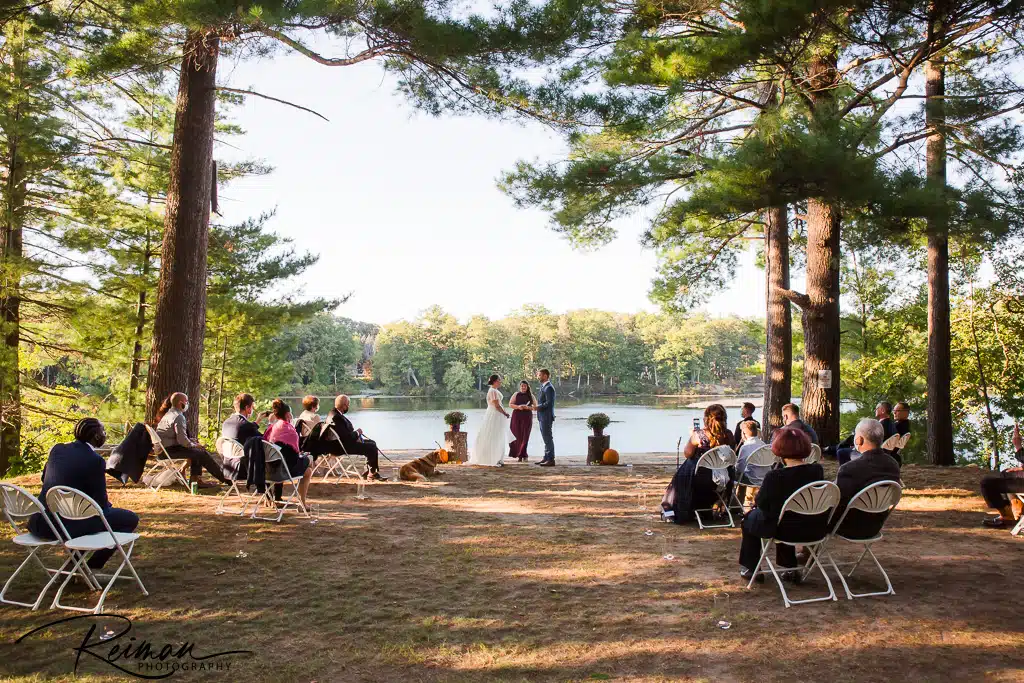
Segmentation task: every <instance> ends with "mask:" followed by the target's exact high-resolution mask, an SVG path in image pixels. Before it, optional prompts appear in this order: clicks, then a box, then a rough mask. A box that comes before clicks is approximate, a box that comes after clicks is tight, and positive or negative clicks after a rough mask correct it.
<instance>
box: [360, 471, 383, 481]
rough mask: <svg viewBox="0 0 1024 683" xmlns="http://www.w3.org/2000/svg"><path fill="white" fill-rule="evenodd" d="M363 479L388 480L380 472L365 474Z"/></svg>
mask: <svg viewBox="0 0 1024 683" xmlns="http://www.w3.org/2000/svg"><path fill="white" fill-rule="evenodd" d="M363 479H365V480H366V481H387V480H388V478H387V477H385V476H383V475H381V473H380V472H364V473H363Z"/></svg>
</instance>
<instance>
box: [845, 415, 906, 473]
mask: <svg viewBox="0 0 1024 683" xmlns="http://www.w3.org/2000/svg"><path fill="white" fill-rule="evenodd" d="M868 419H870V418H868ZM875 420H876V421H878V423H879V424H881V425H882V441H881V442H880V443H879V444H878V445H879V446H881V445H882V444H883V443H885V440H886V439H888V438H889V437H890V436H892V435H893V434H895V433H896V422H895V421H894V420H893V419H892V404H891V403H889V402H888V401H880V402H879V403H878V405H876V406H875ZM855 437H856V432H854V433H853V434H850V435H849V436H848V437H846V438H845V439H843V440H842V441H841V442H840V443H839V445H838V446H836V459H837V460H839V464H840V465H845V464H846V463H848V462H850V460H854V459H856V458H859V457H860V450H858V449H857V447H856V444H855V443H854V439H855ZM890 455H891V454H890Z"/></svg>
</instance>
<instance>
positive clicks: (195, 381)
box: [146, 31, 220, 434]
mask: <svg viewBox="0 0 1024 683" xmlns="http://www.w3.org/2000/svg"><path fill="white" fill-rule="evenodd" d="M219 50H220V39H219V37H218V36H217V35H216V34H215V33H213V32H196V31H192V32H190V33H189V34H188V36H187V37H186V40H185V46H184V55H183V59H182V66H181V76H180V81H179V84H178V98H177V102H176V105H175V116H174V140H173V142H172V146H171V179H170V184H169V185H168V187H167V200H166V205H165V212H166V213H165V217H164V241H163V250H162V252H161V263H160V284H159V287H158V289H157V301H156V313H155V314H154V316H153V350H152V352H151V354H150V361H149V383H148V388H147V392H146V418H147V420H152V418H153V415H155V413H156V410H157V408H158V407H159V405H160V402H161V401H162V400H163V399H164V398H166V397H167V395H168V394H171V393H172V392H175V391H183V392H185V393H186V394H188V395H189V397H190V398H191V401H190V408H189V412H188V415H187V416H186V417H187V419H188V429H189V432H190V433H192V434H197V433H198V423H199V399H200V396H199V394H200V380H201V366H202V358H203V336H204V333H205V328H206V258H207V246H208V244H207V242H208V238H209V226H210V192H211V183H210V168H211V164H212V163H213V131H214V112H215V102H216V89H215V87H216V79H217V57H218V53H219Z"/></svg>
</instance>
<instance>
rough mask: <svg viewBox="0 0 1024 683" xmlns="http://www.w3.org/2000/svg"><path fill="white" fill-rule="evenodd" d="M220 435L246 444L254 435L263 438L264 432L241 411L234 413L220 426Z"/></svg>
mask: <svg viewBox="0 0 1024 683" xmlns="http://www.w3.org/2000/svg"><path fill="white" fill-rule="evenodd" d="M220 435H221V437H222V438H224V439H234V440H235V441H237V442H238V443H240V444H242V445H243V446H244V445H245V442H246V441H248V440H249V439H251V438H252V437H254V436H258V437H261V438H262V437H263V432H261V431H260V426H259V425H258V424H256V423H255V422H251V421H249V420H248V419H247V418H246V417H245V416H244V415H242V414H241V413H233V414H232V415H230V416H229V417H228V419H226V420H224V424H222V425H221V426H220Z"/></svg>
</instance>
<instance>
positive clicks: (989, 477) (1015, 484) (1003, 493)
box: [981, 422, 1024, 529]
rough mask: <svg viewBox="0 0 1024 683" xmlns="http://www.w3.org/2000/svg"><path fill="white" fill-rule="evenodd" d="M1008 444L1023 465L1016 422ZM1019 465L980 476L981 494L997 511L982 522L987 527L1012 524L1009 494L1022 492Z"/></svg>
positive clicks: (1023, 470) (1023, 485)
mask: <svg viewBox="0 0 1024 683" xmlns="http://www.w3.org/2000/svg"><path fill="white" fill-rule="evenodd" d="M1010 444H1011V445H1012V446H1013V451H1014V456H1015V457H1016V458H1017V462H1019V463H1021V465H1024V449H1022V448H1021V446H1022V443H1021V436H1020V425H1018V424H1017V423H1016V422H1014V423H1013V435H1012V436H1011V437H1010ZM1021 465H1018V466H1016V467H1011V468H1009V469H1006V470H1003V471H1002V472H997V473H995V474H986V475H985V476H984V477H982V478H981V495H982V496H983V497H984V498H985V504H986V505H988V506H989V507H990V508H992V509H993V510H995V511H997V512H998V513H999V515H998V516H996V517H989V518H988V519H986V520H985V521H984V522H983V523H984V525H985V526H987V527H988V528H990V529H1008V528H1010V527H1012V526H1013V523H1014V518H1013V507H1012V505H1011V504H1010V494H1016V493H1024V467H1021ZM1014 497H1016V496H1014Z"/></svg>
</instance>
